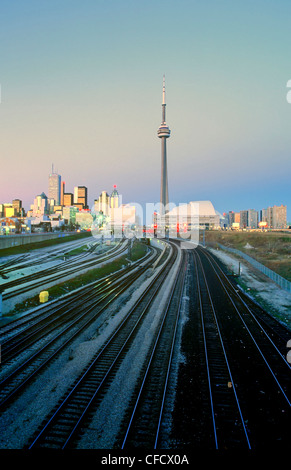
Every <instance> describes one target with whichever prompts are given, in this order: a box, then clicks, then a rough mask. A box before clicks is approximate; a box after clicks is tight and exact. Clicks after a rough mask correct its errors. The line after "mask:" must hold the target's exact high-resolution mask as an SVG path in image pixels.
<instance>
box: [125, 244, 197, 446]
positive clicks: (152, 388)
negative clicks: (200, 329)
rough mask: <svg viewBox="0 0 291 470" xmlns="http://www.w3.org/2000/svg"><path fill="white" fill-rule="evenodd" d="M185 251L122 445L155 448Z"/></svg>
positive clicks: (180, 291)
mask: <svg viewBox="0 0 291 470" xmlns="http://www.w3.org/2000/svg"><path fill="white" fill-rule="evenodd" d="M187 257H188V254H187V253H186V252H185V251H183V250H182V256H181V261H180V266H179V269H178V273H177V275H176V277H175V281H174V285H173V287H172V289H171V294H170V296H169V299H168V301H167V304H166V306H165V309H164V312H163V315H162V317H161V319H160V324H159V327H158V328H157V329H156V333H155V335H154V337H153V344H152V348H151V349H150V351H149V353H148V357H147V361H145V364H144V366H143V371H142V374H141V376H140V380H139V383H138V384H137V387H136V390H135V393H134V398H133V399H132V403H131V407H130V411H129V413H128V415H127V418H126V420H125V423H124V425H123V427H124V429H123V431H122V433H120V434H121V436H120V445H119V446H120V448H121V449H125V450H127V449H132V448H142V449H157V448H159V443H160V433H161V430H162V427H163V426H162V425H163V415H164V405H165V400H166V396H167V390H168V385H169V377H170V371H171V365H172V358H173V351H174V347H175V341H176V332H177V328H178V323H179V320H180V310H181V304H182V299H183V292H184V283H185V273H186V269H187Z"/></svg>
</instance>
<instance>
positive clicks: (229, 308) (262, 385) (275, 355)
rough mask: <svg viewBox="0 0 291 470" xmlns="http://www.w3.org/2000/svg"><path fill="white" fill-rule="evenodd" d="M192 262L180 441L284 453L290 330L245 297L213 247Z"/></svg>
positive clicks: (177, 425)
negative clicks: (217, 259)
mask: <svg viewBox="0 0 291 470" xmlns="http://www.w3.org/2000/svg"><path fill="white" fill-rule="evenodd" d="M192 258H193V259H192V261H191V263H190V269H189V273H188V281H189V284H188V295H189V299H190V300H189V320H188V323H187V328H186V327H185V328H184V334H183V351H184V352H185V354H186V357H187V363H186V364H182V366H181V368H180V371H179V373H180V378H179V386H178V392H177V396H176V408H175V411H174V418H173V420H174V425H173V429H172V439H173V442H175V443H176V442H178V443H179V444H180V445H181V446H185V447H189V448H192V447H194V448H197V447H198V448H205V447H206V448H209V449H211V448H215V449H259V448H268V447H269V446H273V447H276V446H280V448H284V446H285V447H286V446H287V445H288V441H289V438H288V435H289V433H288V423H290V417H291V415H290V411H291V410H290V385H291V376H290V364H288V362H287V360H286V343H287V338H289V337H290V331H288V330H287V329H286V328H285V327H284V326H283V325H281V324H280V323H279V322H277V321H276V320H275V319H274V318H272V317H271V316H270V315H268V314H267V313H266V312H264V311H263V310H262V309H261V308H260V307H259V306H258V305H256V304H255V303H253V302H252V301H251V300H250V299H249V298H248V297H247V296H244V295H243V293H242V292H241V291H240V290H239V289H238V287H237V286H236V285H235V284H234V282H233V281H232V280H231V278H229V276H227V274H226V273H225V272H224V270H223V269H222V268H221V266H220V264H219V263H218V262H217V261H216V260H215V257H213V256H212V255H211V254H210V253H209V252H207V250H205V249H203V248H202V247H197V249H196V250H192ZM185 383H187V384H188V385H189V387H188V388H187V385H185ZM181 396H183V401H182V400H181V398H180V397H181ZM184 401H185V402H186V403H187V404H188V406H187V405H186V404H185V403H184ZM190 410H192V412H191V411H190ZM184 416H185V418H184ZM186 416H187V418H186Z"/></svg>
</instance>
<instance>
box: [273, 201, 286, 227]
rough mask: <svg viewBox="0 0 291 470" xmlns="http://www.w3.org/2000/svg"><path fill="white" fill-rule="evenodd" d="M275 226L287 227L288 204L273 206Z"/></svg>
mask: <svg viewBox="0 0 291 470" xmlns="http://www.w3.org/2000/svg"><path fill="white" fill-rule="evenodd" d="M272 212H273V228H275V229H280V228H286V227H287V206H283V204H281V206H273V207H272Z"/></svg>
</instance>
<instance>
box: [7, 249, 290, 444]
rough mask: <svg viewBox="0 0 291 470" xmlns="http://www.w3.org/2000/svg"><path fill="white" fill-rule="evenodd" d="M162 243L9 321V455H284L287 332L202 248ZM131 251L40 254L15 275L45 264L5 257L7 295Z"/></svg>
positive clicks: (287, 396) (287, 419)
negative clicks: (67, 452) (196, 452)
mask: <svg viewBox="0 0 291 470" xmlns="http://www.w3.org/2000/svg"><path fill="white" fill-rule="evenodd" d="M143 242H144V241H142V240H141V241H140V242H139V243H143ZM83 243H85V242H83ZM87 243H88V241H87ZM162 243H163V245H162V246H163V248H162V249H161V247H160V246H158V244H157V243H156V244H155V243H152V244H148V246H147V250H146V252H145V254H144V255H143V256H141V257H139V258H138V259H137V260H134V261H132V260H131V261H130V262H129V263H127V264H125V265H124V266H122V267H121V268H120V269H118V270H116V271H113V272H111V273H110V274H108V275H106V276H104V277H100V278H98V279H96V280H94V281H92V282H90V283H88V284H87V285H85V286H83V287H81V288H79V289H75V290H73V291H72V292H70V293H67V294H66V295H63V296H61V297H60V298H58V299H55V300H53V301H50V302H47V303H44V304H42V305H39V306H37V307H36V308H32V309H30V310H29V311H27V312H25V313H23V314H22V315H20V316H18V317H17V318H15V319H12V318H11V319H10V321H8V322H7V323H5V322H4V323H3V325H2V327H1V336H0V343H1V367H0V429H1V433H0V448H1V449H26V450H33V449H38V450H39V449H59V450H60V449H71V450H72V449H116V450H124V451H131V450H133V449H155V450H159V449H171V450H175V449H176V450H177V451H178V450H185V451H187V450H193V449H197V450H201V449H204V450H205V449H209V450H215V449H221V450H233V449H234V450H250V449H267V448H270V447H273V448H279V449H283V450H284V449H286V448H287V447H288V445H289V433H288V427H290V400H291V397H290V381H291V380H290V366H291V365H290V363H289V362H288V361H287V358H286V354H287V351H286V344H287V342H288V340H289V339H290V330H289V329H288V328H287V327H286V326H285V325H284V324H282V323H280V322H278V321H277V320H276V319H275V318H274V317H273V316H272V315H270V314H269V313H268V312H266V311H265V310H263V309H262V308H261V307H260V306H259V305H258V304H257V303H254V302H253V301H252V300H251V299H250V298H249V297H248V296H247V295H245V294H244V292H243V291H242V290H241V289H238V287H237V285H236V283H235V278H234V277H233V276H232V275H230V273H228V272H227V269H226V268H225V266H223V264H222V263H221V262H220V261H219V259H218V258H216V257H215V255H213V253H211V252H210V251H209V250H207V249H206V248H205V247H202V246H200V245H199V246H197V247H195V248H193V249H191V248H187V249H185V248H183V246H182V245H181V244H180V242H179V241H178V240H163V241H162ZM128 244H129V241H128V240H121V241H120V243H117V244H114V245H113V246H111V247H108V249H107V250H106V251H104V252H101V251H98V252H96V250H98V247H97V246H96V245H95V244H90V245H89V246H88V247H87V250H85V251H84V252H82V253H80V254H76V255H75V256H72V257H70V258H68V259H64V258H66V257H65V256H64V253H63V252H62V253H61V255H62V257H63V259H62V260H59V261H58V263H56V265H55V266H51V265H48V266H46V265H45V264H46V263H48V262H49V260H51V258H49V256H51V254H49V253H47V254H46V255H45V253H44V256H43V258H42V263H41V266H39V268H38V269H37V270H36V272H34V273H29V274H27V275H26V276H22V277H21V278H20V277H19V278H17V277H16V278H15V279H12V280H11V279H10V278H9V274H10V273H12V272H17V270H19V269H20V268H21V269H25V268H26V267H30V266H31V265H33V264H37V263H39V261H40V258H39V257H38V258H36V257H35V258H34V257H33V256H21V257H20V256H19V257H18V258H17V259H16V258H14V259H12V258H11V260H9V259H8V258H7V259H5V260H4V261H3V263H2V264H1V266H0V269H1V274H2V286H5V291H4V294H3V300H4V302H9V299H10V298H12V297H13V296H15V295H19V293H22V294H23V293H26V294H27V292H28V293H29V291H35V289H42V288H45V287H46V286H47V285H48V284H49V285H50V283H52V282H57V281H59V280H60V279H64V278H67V277H70V276H78V275H79V273H81V272H82V271H83V270H85V269H91V268H92V266H96V265H100V264H101V263H104V262H110V260H111V259H114V258H115V257H118V256H122V255H124V253H128V249H129V247H128ZM64 249H65V248H64V247H63V248H62V250H64ZM46 256H47V258H46Z"/></svg>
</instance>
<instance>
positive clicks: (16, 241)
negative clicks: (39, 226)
mask: <svg viewBox="0 0 291 470" xmlns="http://www.w3.org/2000/svg"><path fill="white" fill-rule="evenodd" d="M69 235H71V233H50V232H48V233H35V234H34V233H30V234H19V235H1V236H0V250H3V249H4V248H12V247H14V246H21V245H27V244H28V243H37V242H43V241H45V240H52V239H55V238H61V237H67V236H69ZM0 255H1V251H0Z"/></svg>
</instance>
